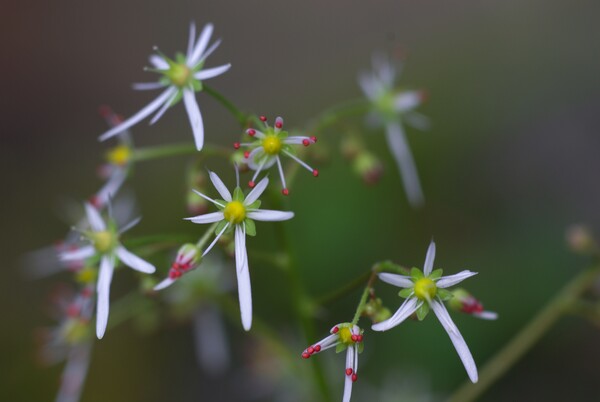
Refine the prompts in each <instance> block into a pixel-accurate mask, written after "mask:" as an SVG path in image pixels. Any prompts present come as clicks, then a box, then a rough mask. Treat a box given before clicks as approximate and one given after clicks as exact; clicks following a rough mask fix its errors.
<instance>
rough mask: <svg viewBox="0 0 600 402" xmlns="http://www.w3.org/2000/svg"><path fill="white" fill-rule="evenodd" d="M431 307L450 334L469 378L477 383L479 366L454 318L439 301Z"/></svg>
mask: <svg viewBox="0 0 600 402" xmlns="http://www.w3.org/2000/svg"><path fill="white" fill-rule="evenodd" d="M430 306H431V309H432V310H433V312H434V313H435V315H436V316H437V318H438V319H439V320H440V323H441V324H442V326H443V327H444V329H445V330H446V332H447V333H448V336H449V337H450V340H451V341H452V344H453V345H454V348H455V349H456V352H457V353H458V356H459V357H460V360H461V361H462V363H463V365H464V366H465V369H466V370H467V374H468V375H469V378H470V379H471V381H472V382H474V383H476V382H477V366H476V365H475V361H474V360H473V356H472V355H471V351H470V350H469V347H468V346H467V343H466V342H465V340H464V339H463V337H462V335H461V334H460V332H459V331H458V328H457V327H456V325H454V322H453V321H452V318H450V315H449V314H448V310H446V307H445V306H444V304H443V303H441V302H439V301H437V300H432V301H431V303H430Z"/></svg>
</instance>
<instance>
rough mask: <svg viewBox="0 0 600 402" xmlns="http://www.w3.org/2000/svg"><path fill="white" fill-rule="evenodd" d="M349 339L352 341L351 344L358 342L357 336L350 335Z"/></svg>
mask: <svg viewBox="0 0 600 402" xmlns="http://www.w3.org/2000/svg"><path fill="white" fill-rule="evenodd" d="M350 339H352V342H356V341H357V340H358V336H356V335H352V336H351V337H350Z"/></svg>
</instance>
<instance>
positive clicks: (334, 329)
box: [331, 327, 340, 334]
mask: <svg viewBox="0 0 600 402" xmlns="http://www.w3.org/2000/svg"><path fill="white" fill-rule="evenodd" d="M339 330H340V329H339V328H338V327H333V329H332V330H331V332H333V333H334V334H337V333H338V331H339Z"/></svg>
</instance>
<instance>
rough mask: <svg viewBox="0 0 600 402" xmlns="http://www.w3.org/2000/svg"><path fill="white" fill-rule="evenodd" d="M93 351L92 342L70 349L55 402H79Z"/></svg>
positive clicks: (79, 344)
mask: <svg viewBox="0 0 600 402" xmlns="http://www.w3.org/2000/svg"><path fill="white" fill-rule="evenodd" d="M91 351H92V342H83V343H78V344H76V345H74V346H72V347H71V348H70V351H69V353H68V357H67V363H66V365H65V368H64V369H63V372H62V375H61V380H60V389H59V390H58V393H57V395H56V399H55V400H54V401H55V402H78V401H79V399H80V396H81V391H82V390H83V384H84V382H85V377H86V376H87V372H88V368H89V366H90V355H91Z"/></svg>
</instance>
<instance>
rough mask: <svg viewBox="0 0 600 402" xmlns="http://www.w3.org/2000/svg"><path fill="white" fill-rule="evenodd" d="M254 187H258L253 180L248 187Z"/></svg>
mask: <svg viewBox="0 0 600 402" xmlns="http://www.w3.org/2000/svg"><path fill="white" fill-rule="evenodd" d="M254 186H256V183H254V182H253V181H252V180H250V181H249V182H248V187H250V188H254Z"/></svg>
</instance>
